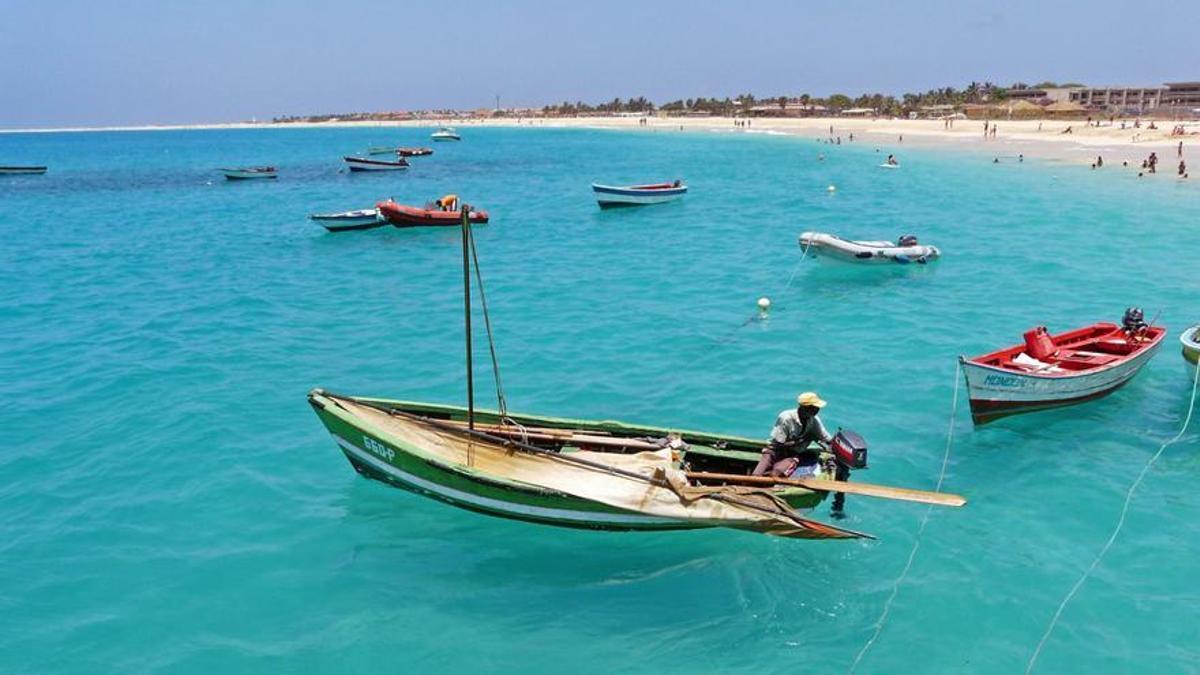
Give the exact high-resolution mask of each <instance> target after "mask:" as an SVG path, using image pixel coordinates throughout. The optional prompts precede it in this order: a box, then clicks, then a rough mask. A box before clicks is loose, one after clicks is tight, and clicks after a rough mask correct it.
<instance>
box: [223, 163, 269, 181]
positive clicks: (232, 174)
mask: <svg viewBox="0 0 1200 675" xmlns="http://www.w3.org/2000/svg"><path fill="white" fill-rule="evenodd" d="M221 173H223V174H225V178H227V179H229V180H250V179H254V178H278V177H279V174H278V173H277V172H276V171H275V167H273V166H251V167H244V168H241V169H221Z"/></svg>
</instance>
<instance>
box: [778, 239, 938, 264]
mask: <svg viewBox="0 0 1200 675" xmlns="http://www.w3.org/2000/svg"><path fill="white" fill-rule="evenodd" d="M800 248H802V249H804V251H805V254H812V255H813V256H828V257H830V258H836V259H838V260H845V261H847V262H856V263H897V264H901V265H906V264H908V263H917V264H919V265H924V264H925V263H927V262H929V261H930V260H936V259H937V258H938V257H940V256H941V255H942V252H941V251H939V250H938V249H937V247H936V246H925V245H923V244H920V243H918V242H917V238H916V237H914V236H913V235H911V234H906V235H904V236H903V237H900V239H899V241H896V242H890V241H851V240H849V239H842V238H841V237H838V236H836V235H832V234H826V233H824V232H805V233H803V234H801V235H800Z"/></svg>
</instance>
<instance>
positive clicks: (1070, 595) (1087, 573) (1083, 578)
mask: <svg viewBox="0 0 1200 675" xmlns="http://www.w3.org/2000/svg"><path fill="white" fill-rule="evenodd" d="M1198 384H1200V365H1198V366H1196V373H1195V374H1194V375H1193V376H1192V397H1191V400H1190V401H1189V402H1188V409H1187V415H1185V416H1184V418H1183V426H1182V427H1180V429H1179V433H1177V434H1175V435H1174V436H1173V437H1171V439H1170V440H1168V441H1167V442H1166V443H1163V444H1162V445H1160V446H1159V447H1158V451H1157V452H1155V453H1154V455H1153V456H1151V457H1150V459H1149V461H1147V462H1146V464H1145V466H1143V467H1142V470H1141V472H1140V473H1139V474H1138V476H1137V478H1135V479H1134V481H1133V484H1132V485H1130V486H1129V490H1128V491H1127V492H1126V493H1125V503H1124V504H1122V505H1121V515H1120V516H1119V517H1118V518H1117V524H1116V525H1115V526H1114V527H1113V531H1112V534H1110V535H1109V536H1108V540H1107V541H1105V542H1104V546H1101V547H1100V552H1099V553H1097V554H1096V557H1095V558H1093V559H1092V564H1090V565H1088V566H1087V569H1085V570H1084V571H1083V574H1081V575H1079V579H1078V580H1076V581H1075V585H1073V586H1071V590H1069V591H1067V594H1066V595H1065V596H1063V599H1062V602H1060V603H1058V609H1056V610H1054V616H1053V617H1051V618H1050V623H1049V624H1047V626H1046V632H1044V633H1042V639H1041V640H1038V643H1037V647H1035V648H1034V650H1033V655H1032V656H1030V657H1029V663H1028V664H1026V665H1025V673H1026V675H1029V673H1032V672H1033V668H1034V666H1036V665H1037V660H1038V657H1039V656H1041V655H1042V649H1043V648H1044V647H1045V646H1046V642H1047V641H1048V640H1049V639H1050V634H1051V633H1053V632H1054V628H1055V626H1057V625H1058V620H1059V619H1060V618H1062V614H1063V611H1065V610H1066V608H1067V605H1068V604H1070V602H1071V600H1072V599H1074V598H1075V595H1076V594H1077V593H1079V589H1081V588H1083V584H1084V583H1086V582H1087V580H1088V578H1089V577H1091V575H1092V572H1094V571H1096V568H1097V567H1098V566H1099V565H1100V561H1101V560H1103V559H1104V555H1105V554H1106V553H1108V550H1109V549H1110V548H1112V546H1113V544H1114V543H1116V541H1117V535H1119V534H1121V528H1123V527H1125V517H1126V516H1127V515H1129V504H1130V503H1131V502H1132V501H1133V495H1134V493H1135V492H1137V489H1138V488H1139V487H1140V486H1141V484H1142V480H1143V479H1145V478H1146V474H1147V473H1149V472H1150V469H1151V468H1152V467H1153V466H1154V464H1155V462H1157V461H1158V458H1159V457H1162V454H1163V452H1165V451H1166V449H1167V448H1169V447H1171V446H1172V445H1175V444H1176V443H1178V442H1179V439H1181V438H1183V435H1184V434H1185V433H1187V430H1188V426H1190V425H1191V423H1192V413H1193V412H1195V410H1196V388H1197V385H1198Z"/></svg>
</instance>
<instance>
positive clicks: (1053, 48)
mask: <svg viewBox="0 0 1200 675" xmlns="http://www.w3.org/2000/svg"><path fill="white" fill-rule="evenodd" d="M1124 7H1126V6H1125V5H1118V4H1117V3H1115V2H1111V0H1105V1H1101V2H1093V3H1082V2H1071V3H1068V6H1066V7H1064V6H1055V7H1047V6H1042V5H1040V4H1038V3H1033V2H1028V1H1024V0H1021V1H1018V2H1014V3H1010V4H1008V5H1005V4H1003V3H999V4H997V3H988V4H984V3H970V2H953V3H952V2H944V1H937V2H932V3H928V4H926V5H925V6H924V7H921V8H920V9H917V8H913V7H910V6H898V5H893V4H890V3H882V2H864V3H859V4H856V5H854V6H852V7H847V6H842V5H840V4H839V3H832V2H819V3H813V4H808V5H804V6H793V5H791V4H788V3H784V2H776V1H771V2H757V3H752V4H745V5H726V6H720V7H718V8H716V9H712V8H707V7H706V8H704V9H694V8H693V5H691V4H689V3H683V2H678V1H677V0H664V1H663V2H659V3H655V4H654V5H652V6H650V5H643V4H637V3H632V2H615V3H607V4H603V5H596V6H578V7H576V6H558V5H554V4H551V3H544V2H537V1H535V0H513V2H510V3H508V4H506V5H503V6H499V5H492V4H489V3H483V2H477V1H461V2H452V3H443V4H440V5H438V6H436V7H434V6H424V5H422V6H409V7H402V6H397V5H395V4H392V3H387V2H382V1H381V0H362V1H359V2H348V3H345V4H343V5H340V6H338V7H336V8H334V7H329V6H325V5H321V4H318V3H307V2H296V3H291V2H284V1H282V0H262V1H260V2H256V3H254V4H253V5H249V4H245V5H244V4H239V3H231V2H220V1H218V2H207V3H203V4H201V3H191V2H187V3H172V4H170V5H166V4H164V5H158V4H152V3H145V4H138V5H136V6H130V5H121V6H101V5H99V4H97V3H91V2H85V1H83V0H66V1H64V2H59V3H53V4H49V3H38V2H31V1H29V0H16V1H15V2H12V3H11V4H10V6H9V7H7V8H6V11H5V15H6V19H7V20H6V21H5V22H4V23H3V24H2V25H0V38H2V39H3V41H4V43H5V44H6V45H7V46H8V48H9V50H10V54H22V55H25V56H24V57H23V58H20V59H14V58H9V59H6V60H5V61H4V62H3V63H0V81H2V82H3V84H4V90H5V92H6V94H7V97H6V98H7V103H8V104H7V105H5V106H4V107H3V108H0V128H29V127H57V126H103V125H138V124H189V123H205V122H211V123H217V122H233V121H240V120H248V119H251V118H257V119H260V120H264V119H270V118H271V117H275V116H281V115H308V114H328V113H339V112H355V111H379V110H413V109H431V108H457V109H472V108H481V107H492V106H493V105H494V104H495V101H496V96H499V97H500V103H501V105H502V106H504V107H541V106H543V105H546V104H553V103H558V102H561V101H564V100H569V101H572V102H574V101H576V100H582V101H586V102H589V103H595V102H600V101H607V100H611V99H612V98H614V97H620V98H623V99H624V98H628V97H631V96H632V97H636V96H645V97H646V98H649V99H651V100H653V101H655V102H658V103H663V102H666V101H669V100H674V99H686V98H694V97H697V96H704V97H718V98H720V97H725V96H734V95H736V94H739V93H752V94H754V95H756V96H760V97H763V96H776V95H783V94H789V95H799V94H801V93H808V94H811V95H814V96H828V95H830V94H833V93H843V94H847V95H849V96H851V97H855V96H858V95H860V94H864V93H882V94H891V95H898V94H900V93H903V92H906V91H924V90H928V89H931V88H940V87H946V86H954V87H959V88H961V87H963V86H965V85H966V84H967V83H969V82H971V81H978V82H983V81H991V82H993V83H995V84H997V85H1002V86H1006V85H1008V84H1011V83H1012V82H1016V81H1024V82H1027V83H1029V84H1034V83H1036V82H1040V81H1043V80H1053V81H1060V82H1065V81H1077V82H1084V83H1087V84H1091V85H1118V84H1130V85H1148V86H1149V85H1158V84H1161V83H1163V82H1165V81H1173V80H1194V79H1197V78H1200V59H1197V58H1196V55H1195V53H1194V52H1195V50H1196V41H1195V35H1197V34H1198V32H1200V31H1198V30H1197V29H1200V18H1197V17H1200V15H1198V14H1197V13H1196V12H1195V11H1194V7H1193V6H1191V5H1190V3H1189V4H1185V3H1183V2H1176V1H1168V2H1165V3H1161V4H1159V5H1158V11H1157V12H1156V13H1155V15H1154V16H1153V17H1151V19H1152V20H1148V21H1139V22H1129V23H1128V24H1127V25H1126V24H1123V23H1122V22H1120V21H1114V16H1116V15H1119V13H1120V12H1122V11H1124V10H1123V8H1124ZM1141 18H1143V19H1144V18H1146V17H1145V14H1143V15H1142V17H1141ZM1155 18H1157V20H1153V19H1155Z"/></svg>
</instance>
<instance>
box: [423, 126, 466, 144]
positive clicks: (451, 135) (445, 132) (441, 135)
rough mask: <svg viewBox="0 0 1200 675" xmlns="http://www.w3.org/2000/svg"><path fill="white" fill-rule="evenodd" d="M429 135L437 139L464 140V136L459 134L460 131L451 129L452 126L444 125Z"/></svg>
mask: <svg viewBox="0 0 1200 675" xmlns="http://www.w3.org/2000/svg"><path fill="white" fill-rule="evenodd" d="M429 137H430V138H432V139H433V140H435V141H461V140H462V137H461V136H459V135H458V132H457V131H455V130H454V129H451V128H450V127H442V128H441V129H438V130H437V131H435V132H433V133H432V134H430V136H429Z"/></svg>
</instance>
